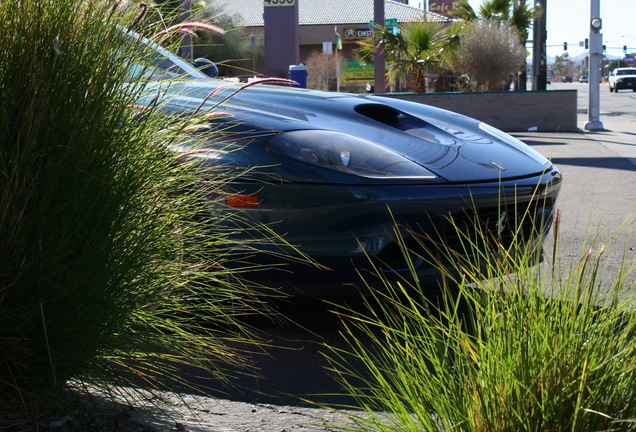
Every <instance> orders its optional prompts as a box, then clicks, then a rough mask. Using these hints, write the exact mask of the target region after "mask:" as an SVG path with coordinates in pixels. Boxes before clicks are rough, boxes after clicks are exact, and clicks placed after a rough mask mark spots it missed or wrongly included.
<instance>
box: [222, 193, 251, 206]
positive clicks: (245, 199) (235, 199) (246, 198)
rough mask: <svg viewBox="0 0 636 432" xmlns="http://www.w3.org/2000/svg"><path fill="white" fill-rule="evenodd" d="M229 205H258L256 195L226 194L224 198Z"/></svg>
mask: <svg viewBox="0 0 636 432" xmlns="http://www.w3.org/2000/svg"><path fill="white" fill-rule="evenodd" d="M225 202H226V204H227V205H228V206H230V207H253V208H255V207H258V195H236V194H235V195H228V197H227V199H226V200H225Z"/></svg>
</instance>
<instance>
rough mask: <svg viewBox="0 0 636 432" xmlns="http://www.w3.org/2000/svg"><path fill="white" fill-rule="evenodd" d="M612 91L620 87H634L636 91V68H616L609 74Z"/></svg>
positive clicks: (616, 90)
mask: <svg viewBox="0 0 636 432" xmlns="http://www.w3.org/2000/svg"><path fill="white" fill-rule="evenodd" d="M609 89H610V92H617V93H618V90H619V89H632V91H635V92H636V68H633V67H628V68H616V69H614V70H613V71H612V72H611V73H610V75H609Z"/></svg>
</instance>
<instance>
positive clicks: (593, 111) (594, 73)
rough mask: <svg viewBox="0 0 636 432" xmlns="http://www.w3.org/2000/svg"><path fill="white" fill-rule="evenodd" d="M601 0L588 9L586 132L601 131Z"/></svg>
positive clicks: (592, 1)
mask: <svg viewBox="0 0 636 432" xmlns="http://www.w3.org/2000/svg"><path fill="white" fill-rule="evenodd" d="M600 3H601V0H591V7H590V41H589V47H590V51H589V59H590V60H589V71H588V74H587V82H588V86H589V89H590V92H589V99H588V108H587V117H588V119H587V123H586V124H585V129H587V130H602V129H604V128H603V123H602V122H601V120H600V105H601V104H600V84H599V82H600V79H601V76H600V70H601V57H602V56H603V34H602V33H601V28H602V27H603V20H601V4H600Z"/></svg>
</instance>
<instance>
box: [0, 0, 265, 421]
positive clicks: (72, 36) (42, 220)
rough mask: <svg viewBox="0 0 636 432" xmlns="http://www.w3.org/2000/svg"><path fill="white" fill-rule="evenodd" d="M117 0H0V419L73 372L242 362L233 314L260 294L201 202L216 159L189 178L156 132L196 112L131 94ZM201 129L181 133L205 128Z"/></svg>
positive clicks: (190, 121)
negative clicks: (142, 104) (244, 280)
mask: <svg viewBox="0 0 636 432" xmlns="http://www.w3.org/2000/svg"><path fill="white" fill-rule="evenodd" d="M116 3H117V2H114V3H113V2H105V1H97V0H84V1H77V0H41V1H37V2H34V1H24V0H7V1H3V2H2V3H1V4H0V20H2V22H3V30H2V32H0V256H1V257H2V260H1V261H0V329H1V330H0V331H1V333H0V424H2V423H10V424H11V423H15V422H18V421H20V420H21V419H31V420H33V419H37V418H38V417H39V416H46V415H49V414H50V413H51V412H52V410H53V409H54V408H55V407H56V404H57V403H61V401H62V398H60V395H61V394H63V393H64V392H65V390H66V389H68V388H69V387H73V386H75V385H83V384H82V383H86V382H90V383H91V384H92V385H97V386H100V385H104V386H106V387H108V388H110V389H111V391H112V388H113V386H114V385H115V384H124V385H125V384H134V385H137V386H139V387H146V388H150V389H156V388H161V387H162V386H164V385H170V384H172V385H176V384H179V385H183V384H187V379H185V378H181V375H180V369H181V367H180V365H194V366H201V367H205V368H206V369H208V370H210V371H212V372H213V373H214V374H215V375H216V376H217V377H218V378H219V379H223V378H224V373H223V368H224V366H225V365H227V364H242V359H241V356H240V355H239V354H240V353H239V352H237V350H234V349H231V348H229V347H228V340H238V341H245V342H248V343H249V342H250V340H249V331H248V330H246V329H245V328H243V327H242V326H241V324H240V322H239V319H238V318H239V317H240V316H241V315H242V314H246V313H253V312H254V311H255V310H256V308H257V307H258V299H256V297H255V296H254V295H252V294H251V293H250V291H249V290H248V289H247V288H245V287H243V286H241V285H240V284H238V283H236V282H235V280H236V278H235V275H232V274H230V273H229V272H228V271H226V270H225V269H224V267H223V261H222V259H221V258H220V256H221V255H222V252H223V249H224V248H225V247H226V242H225V241H224V234H223V232H222V230H221V229H220V228H217V227H215V226H214V224H213V223H212V222H213V221H211V220H209V219H205V220H203V219H201V218H200V217H198V216H199V213H200V212H201V202H202V200H203V199H207V198H208V197H209V196H210V195H211V194H212V193H213V192H219V191H215V190H211V189H210V188H211V187H212V186H210V185H214V184H219V183H218V181H212V180H223V179H224V178H225V176H226V174H224V173H222V172H206V176H207V178H208V179H210V180H211V181H210V182H208V183H206V184H202V183H201V182H200V181H199V180H200V178H201V177H200V176H201V172H200V168H197V167H196V166H195V165H194V163H189V162H187V160H186V159H183V158H180V155H175V154H174V153H172V152H170V151H169V150H168V146H167V144H169V143H172V142H175V141H176V140H180V141H182V140H184V139H185V138H184V131H187V130H193V129H196V127H197V124H199V123H200V122H201V121H202V117H203V114H204V113H201V114H200V115H198V116H196V117H193V116H181V117H179V118H176V117H175V116H174V115H173V116H171V115H170V114H166V113H165V112H162V110H161V109H160V107H159V106H158V107H155V108H154V109H141V108H137V107H136V105H135V104H136V103H137V101H138V100H139V99H140V97H141V96H142V95H143V94H145V93H144V92H145V91H146V89H145V87H144V83H143V82H137V83H129V82H128V81H129V78H130V77H129V69H128V67H129V66H128V65H129V64H130V62H135V60H136V59H139V56H141V55H143V52H142V51H140V50H138V49H137V48H136V47H135V44H134V43H131V41H132V40H133V39H131V38H126V37H124V36H123V34H124V33H123V30H122V27H126V26H129V25H134V24H133V22H135V20H137V22H138V21H139V20H138V18H139V17H137V18H136V17H135V16H134V15H133V14H132V12H130V11H127V10H119V9H117V8H115V7H114V6H111V4H116ZM133 12H134V11H133ZM139 25H141V24H139ZM144 30H145V31H148V32H152V31H153V29H144ZM139 109H141V111H137V110H139ZM200 130H201V132H199V133H198V134H197V135H194V136H189V137H188V140H189V142H188V145H189V146H190V148H196V147H197V146H201V145H203V144H204V143H205V142H207V141H208V140H210V139H212V138H214V137H213V136H211V135H210V133H211V132H203V129H200ZM195 186H196V187H195ZM219 193H220V192H219Z"/></svg>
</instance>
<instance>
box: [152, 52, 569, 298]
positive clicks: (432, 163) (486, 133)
mask: <svg viewBox="0 0 636 432" xmlns="http://www.w3.org/2000/svg"><path fill="white" fill-rule="evenodd" d="M155 49H156V52H157V55H156V58H155V59H154V62H155V65H156V67H157V69H158V70H159V73H154V74H153V76H155V77H159V76H162V75H163V74H162V73H161V71H162V70H163V71H164V72H165V74H166V75H163V76H167V75H170V74H175V73H179V74H180V75H181V76H182V77H183V78H184V79H179V80H176V81H174V82H170V84H169V85H167V84H165V83H164V82H162V81H161V80H159V81H156V82H155V83H150V88H151V89H152V88H153V87H152V86H153V85H154V86H155V87H156V88H161V89H162V91H164V92H165V93H164V94H165V95H166V97H167V99H166V100H168V101H170V104H171V105H172V106H174V107H175V108H176V109H179V110H184V109H185V110H195V109H197V108H199V107H200V106H201V107H202V109H204V110H205V109H210V110H212V109H221V110H222V111H223V112H224V113H225V115H223V116H221V117H218V118H214V119H211V120H210V122H211V125H212V126H214V127H217V128H218V130H219V131H222V134H221V135H220V136H219V142H210V143H209V148H210V152H209V153H206V152H197V153H196V154H195V156H193V157H199V158H200V161H201V163H203V164H209V165H210V166H211V167H215V166H225V167H230V166H231V167H237V168H239V171H243V174H241V175H240V176H239V177H238V178H235V179H233V180H231V181H229V182H228V183H227V185H226V188H227V194H228V195H227V199H226V200H225V202H223V203H221V204H219V203H216V202H211V203H209V206H208V207H209V211H210V212H211V213H210V216H211V217H217V216H216V215H218V214H221V213H218V212H224V214H236V215H238V216H240V218H236V219H235V222H236V224H237V225H238V227H239V228H248V227H251V226H255V225H259V224H263V225H267V226H268V227H269V228H271V229H272V230H273V231H274V232H275V233H277V234H278V235H280V236H281V237H282V238H284V239H285V241H286V242H287V243H288V244H289V245H290V246H289V247H286V246H280V245H274V244H272V243H271V242H263V243H262V244H260V245H259V246H258V251H259V252H258V253H255V252H254V249H253V248H254V245H253V244H252V245H250V249H249V250H242V242H241V241H240V239H241V236H242V235H245V236H246V237H247V236H251V235H253V233H252V232H249V233H248V232H247V231H241V230H240V229H239V230H238V231H237V234H236V240H237V241H236V245H237V249H236V251H235V253H236V254H237V256H239V255H240V254H241V253H244V254H245V256H247V257H248V258H246V259H248V260H249V261H250V262H252V263H256V264H265V265H267V264H279V263H280V262H281V261H282V258H281V253H283V254H288V255H289V256H292V255H296V254H298V253H301V254H304V255H306V256H309V257H311V258H312V259H314V260H315V261H316V262H318V263H319V264H321V265H322V266H324V267H325V268H327V269H328V270H325V269H324V268H319V267H316V266H308V265H306V264H303V263H298V262H296V261H289V262H288V263H287V264H286V266H285V267H284V269H283V270H282V271H280V270H278V271H277V270H271V271H258V272H254V274H253V275H252V276H250V277H253V278H254V279H255V280H258V281H259V282H264V283H267V284H275V285H277V286H278V285H280V286H285V287H295V288H300V289H308V290H313V289H317V288H325V287H330V288H331V289H332V290H334V292H337V290H338V289H340V288H339V287H342V286H343V285H345V284H350V283H351V282H355V281H358V280H359V273H358V272H360V271H362V272H364V271H365V270H369V269H371V267H372V265H371V263H374V264H375V265H377V266H378V267H377V268H379V269H381V271H383V272H385V273H386V275H387V276H388V277H390V278H399V277H408V275H409V266H410V264H408V263H407V262H406V261H405V259H404V257H403V254H402V252H401V250H400V242H401V240H400V239H399V238H398V235H397V234H396V230H395V227H400V229H401V234H402V235H403V236H404V242H405V243H406V244H407V245H408V246H409V247H412V248H414V249H415V252H417V254H415V255H414V256H413V262H412V266H413V267H414V269H415V272H416V273H417V274H418V275H419V277H420V278H422V280H424V279H425V278H427V277H434V276H435V275H437V274H438V273H439V268H438V267H437V266H435V265H432V264H431V263H430V262H428V261H427V260H426V259H424V256H425V255H424V253H423V251H422V250H421V247H420V246H419V245H418V242H416V241H415V237H416V236H419V237H421V238H422V239H424V242H425V243H428V244H430V245H431V246H433V245H434V244H435V242H440V243H443V244H445V245H446V246H448V247H450V248H454V249H456V250H460V249H461V248H462V244H463V243H464V242H465V241H466V238H464V237H463V235H462V234H461V233H462V232H464V233H465V235H466V236H468V237H467V238H471V236H474V233H475V231H476V230H484V232H488V233H489V235H492V238H493V241H496V242H499V243H501V244H504V245H507V244H510V242H511V238H512V237H513V236H514V235H515V234H517V235H520V236H522V237H523V238H524V239H525V240H526V241H527V243H528V244H533V245H538V244H540V242H541V241H542V237H543V235H544V234H545V233H546V232H547V231H548V230H549V227H550V225H551V221H552V214H553V210H554V206H555V201H556V199H557V195H558V193H559V189H560V186H561V174H560V173H559V170H558V169H557V168H556V167H555V166H554V165H553V164H552V163H551V162H550V161H549V160H548V159H546V158H545V157H543V156H542V155H541V154H539V153H538V152H536V151H535V150H533V149H531V148H530V147H528V146H527V145H526V144H524V143H523V142H521V141H519V140H518V139H516V138H513V137H512V136H510V135H508V134H506V133H503V132H502V131H500V130H497V129H495V128H494V127H492V126H489V125H487V124H485V123H483V122H480V121H478V120H474V119H471V118H468V117H465V116H463V115H459V114H456V113H453V112H449V111H445V110H442V109H438V108H434V107H431V106H427V105H423V104H419V103H414V102H408V101H405V100H400V99H398V98H395V97H389V96H371V95H354V94H343V93H333V92H322V91H315V90H307V89H301V88H292V87H285V86H271V85H250V86H249V87H246V86H245V85H244V84H241V83H232V82H228V81H224V80H221V79H215V78H210V77H207V76H205V75H204V74H203V73H201V72H200V71H199V70H196V69H195V68H193V67H191V66H189V65H188V64H186V63H185V62H184V61H183V60H182V59H180V58H177V57H175V56H174V55H172V54H171V53H168V52H166V51H165V50H162V49H161V48H159V47H155ZM212 94H213V95H214V96H213V97H210V95H212ZM226 98H227V100H225V99H226ZM221 100H225V101H224V102H223V103H222V106H220V107H218V106H217V104H218V103H219V101H221ZM228 142H234V143H235V144H236V146H235V147H236V148H235V149H234V151H231V152H228V151H227V143H228ZM243 169H244V170H243ZM237 262H238V260H237Z"/></svg>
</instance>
